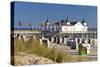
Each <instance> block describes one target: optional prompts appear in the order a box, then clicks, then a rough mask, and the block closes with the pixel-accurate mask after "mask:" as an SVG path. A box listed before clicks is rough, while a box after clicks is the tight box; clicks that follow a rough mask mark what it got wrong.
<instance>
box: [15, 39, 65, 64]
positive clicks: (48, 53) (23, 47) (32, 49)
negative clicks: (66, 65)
mask: <svg viewBox="0 0 100 67" xmlns="http://www.w3.org/2000/svg"><path fill="white" fill-rule="evenodd" d="M43 45H44V44H43ZM43 45H40V43H39V40H37V39H34V38H31V39H29V40H28V41H27V42H25V41H24V40H23V39H21V40H19V39H16V40H15V47H14V48H15V53H17V52H19V51H20V52H25V53H28V54H37V55H39V56H43V57H46V58H48V59H51V60H53V61H54V62H57V63H61V62H63V61H65V60H66V59H65V57H66V55H65V54H64V53H63V52H60V51H59V52H58V51H56V50H55V48H52V49H49V48H47V47H45V46H43Z"/></svg>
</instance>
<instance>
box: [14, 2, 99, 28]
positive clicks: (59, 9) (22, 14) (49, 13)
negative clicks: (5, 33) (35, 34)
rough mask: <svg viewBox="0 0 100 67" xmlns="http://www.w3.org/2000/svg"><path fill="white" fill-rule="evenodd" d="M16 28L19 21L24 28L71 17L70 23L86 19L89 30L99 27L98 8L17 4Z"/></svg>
mask: <svg viewBox="0 0 100 67" xmlns="http://www.w3.org/2000/svg"><path fill="white" fill-rule="evenodd" d="M14 9H15V13H14V27H15V28H18V27H19V26H18V23H19V21H20V22H21V23H22V24H23V25H22V27H23V28H29V23H30V22H31V23H32V25H33V26H36V25H41V24H42V23H43V21H45V20H46V19H47V18H48V20H49V22H50V23H54V22H56V21H60V20H62V19H66V17H69V20H70V21H82V19H83V18H85V20H86V22H87V23H88V26H89V28H96V27H97V7H96V6H80V5H67V4H66V5H63V4H46V3H34V2H32V3H31V2H15V8H14Z"/></svg>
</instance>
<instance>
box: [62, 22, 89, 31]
mask: <svg viewBox="0 0 100 67" xmlns="http://www.w3.org/2000/svg"><path fill="white" fill-rule="evenodd" d="M87 30H88V27H87V23H85V22H84V23H82V22H67V23H66V25H62V26H61V31H60V32H61V33H85V32H87Z"/></svg>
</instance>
